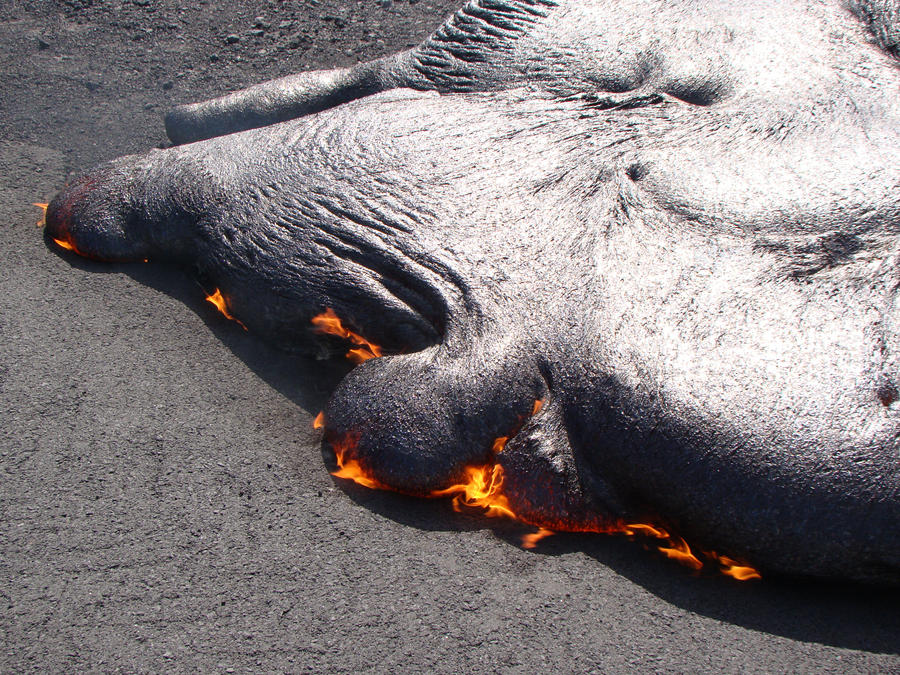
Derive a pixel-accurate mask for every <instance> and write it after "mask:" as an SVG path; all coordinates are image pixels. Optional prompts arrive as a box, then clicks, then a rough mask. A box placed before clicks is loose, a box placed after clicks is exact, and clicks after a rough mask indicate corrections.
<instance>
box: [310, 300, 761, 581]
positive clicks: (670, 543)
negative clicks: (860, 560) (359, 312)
mask: <svg viewBox="0 0 900 675" xmlns="http://www.w3.org/2000/svg"><path fill="white" fill-rule="evenodd" d="M312 322H313V324H314V325H315V326H316V330H317V331H318V332H320V333H326V334H329V335H337V336H340V337H343V338H346V339H349V340H350V341H352V342H353V343H354V344H356V345H359V349H351V350H350V351H349V352H348V353H347V358H349V359H351V360H353V361H354V362H355V363H361V362H362V361H366V360H368V359H371V358H376V357H378V356H381V354H382V352H381V348H380V347H378V346H377V345H374V344H372V343H371V342H369V341H368V340H366V339H365V338H364V337H362V336H361V335H358V334H356V333H354V332H352V331H349V330H347V329H346V328H344V326H343V324H342V323H341V320H340V319H339V318H338V317H337V315H336V314H335V313H334V311H333V310H332V309H330V308H328V309H326V311H325V312H323V313H322V314H319V315H318V316H316V317H314V318H313V320H312ZM544 403H545V401H544V400H543V399H537V400H536V401H535V402H534V405H533V406H532V408H531V415H530V416H532V417H533V416H534V415H537V414H538V413H539V412H540V411H541V409H542V408H543V406H544ZM525 419H526V417H525V416H523V417H522V418H521V419H520V423H519V427H517V428H516V429H515V430H513V432H512V433H511V434H510V436H500V437H498V438H497V439H496V440H494V443H493V445H492V448H491V456H492V457H494V458H496V457H497V456H498V455H499V454H500V453H502V452H503V450H504V448H505V447H506V443H507V441H509V439H510V438H511V437H512V436H514V435H515V434H516V433H517V432H518V430H519V428H520V427H521V425H522V424H523V423H524V421H525ZM324 427H325V415H324V413H321V412H320V413H319V414H318V415H316V418H315V420H314V421H313V428H315V429H323V428H324ZM358 440H359V438H358V436H354V435H353V434H347V435H345V436H344V437H343V438H340V439H338V440H337V441H332V442H331V444H332V448H333V449H334V454H335V461H336V462H337V466H338V468H337V470H336V471H334V472H332V475H333V476H335V477H336V478H344V479H347V480H352V481H353V482H355V483H358V484H359V485H362V486H364V487H367V488H370V489H374V490H390V491H393V492H402V491H401V490H397V489H396V488H393V487H391V486H390V485H386V484H384V483H382V482H381V481H379V480H378V479H377V478H375V477H374V476H373V475H372V472H371V471H369V470H368V469H367V467H366V466H365V465H364V463H362V462H361V461H360V458H359V457H358V456H356V455H357V452H356V449H357V443H358ZM503 482H504V476H503V467H502V466H501V465H500V464H499V463H498V462H497V461H496V459H494V461H493V462H491V463H488V464H483V465H473V466H467V467H465V468H464V469H463V480H462V481H461V482H460V483H457V484H455V485H451V486H449V487H446V488H443V489H441V490H434V491H432V492H430V493H429V494H427V495H425V496H426V497H434V498H446V497H449V498H451V499H452V504H453V509H454V510H455V511H464V510H466V509H478V510H480V511H482V512H483V514H484V515H487V516H491V517H500V518H509V519H512V520H516V521H519V522H523V523H527V524H529V525H532V526H535V527H536V528H537V531H536V532H533V533H530V534H526V535H524V536H523V537H522V547H523V548H526V549H533V548H535V547H536V546H537V545H538V543H539V542H540V541H541V540H542V539H545V538H547V537H549V536H552V535H553V534H556V533H557V532H592V533H598V534H621V535H625V536H627V537H629V538H637V537H640V538H641V539H642V540H644V542H645V543H649V544H651V545H652V546H653V547H654V548H655V549H656V550H658V551H659V552H660V553H661V554H663V555H664V556H666V557H667V558H670V559H672V560H675V561H676V562H678V563H680V564H682V565H685V566H686V567H689V568H691V569H692V570H694V571H699V570H701V569H702V568H704V567H705V566H706V563H704V561H703V560H702V559H701V558H700V557H698V556H697V555H695V554H694V552H693V551H692V550H691V547H690V546H689V545H688V543H687V542H686V541H685V540H684V539H683V538H681V537H680V536H678V535H676V534H672V533H670V532H669V531H668V530H667V529H666V528H665V527H663V526H661V525H659V524H650V523H626V522H624V521H621V522H591V521H588V522H578V521H574V520H571V521H560V522H553V523H552V524H549V525H550V526H549V527H548V526H547V525H548V523H540V522H531V521H530V520H529V519H527V518H523V517H521V516H520V515H518V514H517V513H516V512H515V510H514V509H513V507H512V505H511V504H510V501H509V499H508V498H507V496H506V495H505V494H504V492H503ZM699 553H700V555H701V556H703V558H705V559H706V560H708V561H711V562H713V563H714V564H715V565H716V566H717V568H718V570H719V571H720V572H721V573H722V574H725V575H727V576H730V577H733V578H734V579H737V580H739V581H747V580H750V579H761V578H762V577H761V576H760V574H759V572H758V571H757V570H755V569H754V568H753V567H750V566H749V565H747V564H746V563H743V562H740V561H737V560H734V559H733V558H729V557H727V556H723V555H718V554H717V553H716V552H715V551H699Z"/></svg>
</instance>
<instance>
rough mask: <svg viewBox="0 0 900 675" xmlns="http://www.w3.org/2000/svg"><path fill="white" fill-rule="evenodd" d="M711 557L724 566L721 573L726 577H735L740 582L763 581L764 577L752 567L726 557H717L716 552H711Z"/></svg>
mask: <svg viewBox="0 0 900 675" xmlns="http://www.w3.org/2000/svg"><path fill="white" fill-rule="evenodd" d="M709 555H710V557H712V558H714V559H715V560H716V561H718V563H719V564H720V565H721V566H722V567H721V569H720V570H719V571H720V572H721V573H722V574H724V575H726V576H729V577H733V578H735V579H737V580H738V581H749V580H751V579H762V575H760V573H759V572H758V571H757V570H755V569H754V568H752V567H750V565H745V564H743V563H740V562H738V561H737V560H734V559H733V558H729V557H728V556H725V555H716V553H715V551H710V552H709Z"/></svg>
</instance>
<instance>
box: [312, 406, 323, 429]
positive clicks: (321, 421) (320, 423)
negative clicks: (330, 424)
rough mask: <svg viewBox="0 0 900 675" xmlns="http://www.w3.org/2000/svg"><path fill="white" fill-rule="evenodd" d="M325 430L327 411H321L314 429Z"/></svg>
mask: <svg viewBox="0 0 900 675" xmlns="http://www.w3.org/2000/svg"><path fill="white" fill-rule="evenodd" d="M324 428H325V411H324V410H323V411H321V412H320V413H319V414H318V415H316V419H314V420H313V429H324Z"/></svg>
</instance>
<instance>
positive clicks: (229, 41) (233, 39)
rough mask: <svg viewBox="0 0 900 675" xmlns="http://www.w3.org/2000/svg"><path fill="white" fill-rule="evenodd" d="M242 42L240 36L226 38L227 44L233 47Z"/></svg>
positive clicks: (227, 36) (233, 35)
mask: <svg viewBox="0 0 900 675" xmlns="http://www.w3.org/2000/svg"><path fill="white" fill-rule="evenodd" d="M240 41H241V37H240V35H235V34H234V33H231V34H230V35H226V36H225V44H228V45H233V44H237V43H238V42H240Z"/></svg>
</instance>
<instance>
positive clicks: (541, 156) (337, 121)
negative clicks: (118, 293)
mask: <svg viewBox="0 0 900 675" xmlns="http://www.w3.org/2000/svg"><path fill="white" fill-rule="evenodd" d="M851 10H852V11H851ZM895 16H896V4H894V3H883V4H878V3H856V4H854V5H853V6H852V7H851V6H848V5H847V4H845V3H841V2H832V3H825V2H812V1H810V2H792V3H764V2H760V3H747V2H727V1H724V0H722V1H720V2H711V3H703V4H702V5H701V4H697V3H692V2H687V1H686V0H685V1H674V0H673V1H669V2H663V1H661V0H660V1H657V2H649V3H648V2H640V3H639V2H627V1H625V0H622V1H621V2H599V1H598V2H575V1H574V0H573V1H571V2H562V1H560V2H536V1H535V2H499V1H488V0H483V1H482V2H471V3H468V4H467V5H466V6H465V7H464V8H463V9H461V10H460V11H459V12H458V13H457V15H456V16H455V17H453V18H452V19H451V20H450V21H449V22H448V23H447V24H446V25H445V26H444V27H443V28H442V29H440V30H439V31H437V33H435V35H434V36H432V38H429V39H428V40H426V41H425V42H424V43H423V45H422V46H420V47H418V48H413V49H411V50H410V51H408V52H404V53H401V54H399V55H397V56H395V57H390V58H387V59H382V60H380V61H375V62H372V63H370V64H365V65H361V66H358V67H357V68H355V69H351V70H350V71H340V72H336V73H332V74H330V75H329V74H322V73H313V74H307V75H300V76H297V77H296V78H293V79H289V80H282V81H280V82H275V83H269V84H266V85H261V88H257V89H251V90H248V91H247V92H244V93H239V94H236V95H231V96H230V97H226V98H224V99H218V100H216V101H213V102H209V103H206V104H199V105H198V106H194V107H191V108H190V109H187V110H188V112H185V110H186V109H181V110H177V111H175V113H173V114H172V115H171V116H170V117H169V119H168V126H167V128H168V129H169V132H170V134H171V135H172V137H173V139H175V140H179V139H196V138H204V137H214V136H218V135H219V134H222V133H223V132H229V131H232V130H236V129H241V128H245V127H248V126H249V127H252V126H254V125H256V124H257V123H268V122H273V121H278V120H283V119H286V118H288V117H291V116H294V115H301V117H298V118H297V119H296V120H292V121H284V122H282V123H280V124H275V125H273V126H267V127H264V128H258V129H252V130H249V131H246V132H244V133H240V134H235V135H225V136H218V137H215V138H210V140H207V141H204V142H202V143H196V144H191V145H184V146H180V147H177V148H173V149H170V150H166V151H162V152H153V153H150V154H148V155H145V156H142V157H129V158H124V159H122V160H118V161H116V162H113V163H110V164H108V165H105V166H103V167H100V168H98V169H97V170H96V171H94V172H92V173H90V174H88V175H87V176H85V177H83V178H81V179H79V180H77V181H75V182H73V183H72V184H71V185H69V186H68V187H67V188H66V190H65V191H64V192H63V193H61V194H60V195H59V196H58V197H57V198H56V199H55V200H54V202H53V203H52V204H51V207H50V210H49V212H48V228H47V232H48V236H50V237H61V238H68V239H69V240H71V241H72V242H73V243H74V244H75V245H76V246H77V248H78V249H79V250H80V251H81V252H82V253H83V254H86V255H88V256H91V257H96V258H99V259H110V260H133V259H143V258H150V259H153V260H169V261H174V262H177V263H179V264H183V265H187V266H191V267H193V268H195V269H197V270H198V271H199V273H200V274H201V276H202V277H203V278H204V279H205V280H206V281H207V282H209V283H210V284H212V285H215V286H216V287H219V288H221V289H222V291H223V293H224V294H225V296H226V297H227V298H228V299H229V306H230V310H231V312H232V313H233V314H234V315H235V316H236V317H238V318H239V319H240V320H241V321H242V322H243V323H244V324H246V325H247V326H248V328H249V329H251V330H253V331H256V332H259V333H260V334H263V335H266V336H268V337H270V338H271V339H273V340H274V341H275V342H277V343H279V344H283V345H289V346H291V347H295V348H300V349H308V350H321V349H322V348H323V345H324V346H325V347H327V348H329V349H332V350H337V349H338V347H339V345H338V344H336V343H335V342H334V341H327V340H326V341H323V340H322V338H321V337H319V336H316V335H315V334H314V333H313V332H312V331H311V330H310V324H309V321H310V318H311V317H312V316H313V315H314V314H317V313H319V312H321V311H322V310H323V309H324V308H325V307H332V308H333V309H334V310H335V311H336V312H337V313H338V315H339V316H341V317H343V318H345V320H346V321H347V322H348V324H349V325H351V326H352V327H353V328H354V329H355V330H358V331H359V332H361V333H362V334H364V335H366V336H367V337H369V338H370V339H372V340H373V341H374V342H376V343H379V344H382V345H384V346H385V347H386V348H387V350H388V351H389V352H391V353H393V354H395V355H394V356H389V357H385V358H382V359H378V360H375V361H370V362H367V363H365V364H363V365H362V366H360V367H358V368H356V369H355V370H354V371H352V372H351V373H350V374H349V375H348V376H347V377H346V378H345V379H344V381H343V382H342V383H341V384H340V385H339V387H338V389H337V391H336V392H335V393H334V395H333V397H332V400H331V403H330V404H329V406H328V408H327V410H326V419H327V422H328V427H327V433H328V435H329V437H331V438H338V437H340V436H342V435H345V434H354V435H358V436H359V452H360V454H361V456H362V458H363V459H364V460H365V461H366V463H367V464H368V465H369V466H370V467H371V469H372V470H373V472H374V473H375V474H376V476H377V477H378V478H379V479H380V480H382V481H383V482H386V483H388V484H391V485H394V486H396V487H398V488H400V489H402V490H405V491H408V492H413V493H416V492H425V491H428V490H431V489H435V488H439V487H442V486H445V485H447V484H448V483H450V482H452V481H453V480H455V479H457V478H458V477H459V475H460V472H461V471H462V468H463V467H464V466H465V465H467V464H470V463H473V462H479V461H486V460H487V458H488V453H489V448H490V447H491V441H492V439H494V438H496V437H497V436H501V435H506V434H507V433H509V432H510V431H511V430H513V429H515V428H516V427H517V425H518V424H519V423H520V422H519V420H521V419H522V418H523V416H525V415H526V414H527V411H528V410H529V409H530V408H531V405H532V403H533V401H534V400H535V399H537V398H542V399H547V400H548V401H550V402H552V403H553V405H548V406H547V407H546V408H545V410H543V411H542V412H541V414H540V415H539V418H540V416H541V415H544V416H552V418H551V419H549V420H548V421H547V422H546V423H544V424H541V420H540V419H539V418H536V419H535V420H534V422H533V424H534V428H533V429H530V430H526V429H523V433H521V434H519V435H517V436H516V437H515V438H513V439H512V440H511V441H510V444H509V446H508V451H509V455H508V456H509V457H510V459H509V460H506V461H507V462H508V470H509V471H510V472H511V476H510V484H511V485H517V486H518V488H517V491H516V492H514V493H512V494H511V495H510V496H511V499H512V500H513V502H514V504H515V503H516V500H518V502H519V503H520V504H521V505H523V506H525V505H527V506H528V509H529V510H530V517H531V519H532V520H533V521H535V522H541V516H542V513H541V504H542V503H544V504H546V505H547V511H546V513H544V514H543V515H544V516H546V517H547V522H548V523H552V522H554V519H555V518H557V517H558V516H559V509H558V508H557V506H552V508H551V505H555V504H558V503H559V501H558V499H556V498H553V499H551V497H550V495H548V494H545V493H542V490H544V487H545V486H548V485H563V486H569V487H568V488H567V498H566V499H565V500H564V503H565V509H564V510H565V511H567V512H568V513H570V514H574V516H573V517H575V518H576V519H590V518H607V519H617V518H622V519H626V520H629V519H637V518H658V519H663V520H664V521H665V522H666V523H670V524H672V525H673V526H674V527H675V528H676V529H677V530H678V531H679V532H682V533H683V534H685V536H687V537H688V538H690V539H693V540H694V541H698V542H700V543H701V545H702V546H703V547H705V548H714V549H715V550H717V551H719V552H724V553H727V554H729V555H731V556H734V557H739V558H743V559H745V560H747V561H750V562H751V563H753V564H754V565H756V566H758V567H760V568H761V569H762V570H763V571H765V572H771V573H779V574H789V575H811V576H818V577H826V578H848V579H855V580H864V581H872V582H886V583H896V582H897V581H898V578H900V577H898V575H900V544H898V542H897V541H896V539H895V538H893V537H890V536H885V533H890V532H896V531H898V530H900V504H898V499H900V462H898V442H900V441H898V429H900V427H898V414H900V413H898V404H897V401H898V398H900V394H898V383H897V377H896V376H897V355H896V346H897V340H898V337H900V336H898V333H897V330H898V329H897V326H896V325H895V317H896V316H897V313H898V311H900V309H898V308H897V307H896V297H897V282H896V278H897V258H896V252H897V251H896V248H897V247H896V244H897V227H898V223H900V199H898V194H900V191H898V189H897V188H898V186H900V161H898V160H900V155H898V147H900V143H898V141H900V138H898V129H900V109H898V100H900V97H898V93H900V71H898V66H897V62H896V60H895V59H894V58H893V57H892V50H893V45H895V42H892V40H893V37H892V36H893V35H895V33H896V24H894V23H892V21H893V17H895ZM860 19H863V20H862V21H860ZM873 36H874V37H873ZM279 92H280V94H279ZM279 95H281V98H279ZM273 101H274V102H273ZM523 448H531V450H530V451H527V452H526V451H524V450H523ZM529 452H530V453H531V456H533V457H534V460H533V462H532V463H531V464H529V462H528V460H527V456H528V455H529ZM523 456H525V457H526V459H525V460H523V459H522V457H523ZM554 458H555V459H554ZM500 461H501V463H503V462H504V455H501V456H500ZM525 474H527V475H529V476H530V478H529V480H527V481H523V480H521V479H519V480H517V477H520V476H521V475H525ZM542 500H543V501H542Z"/></svg>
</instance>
